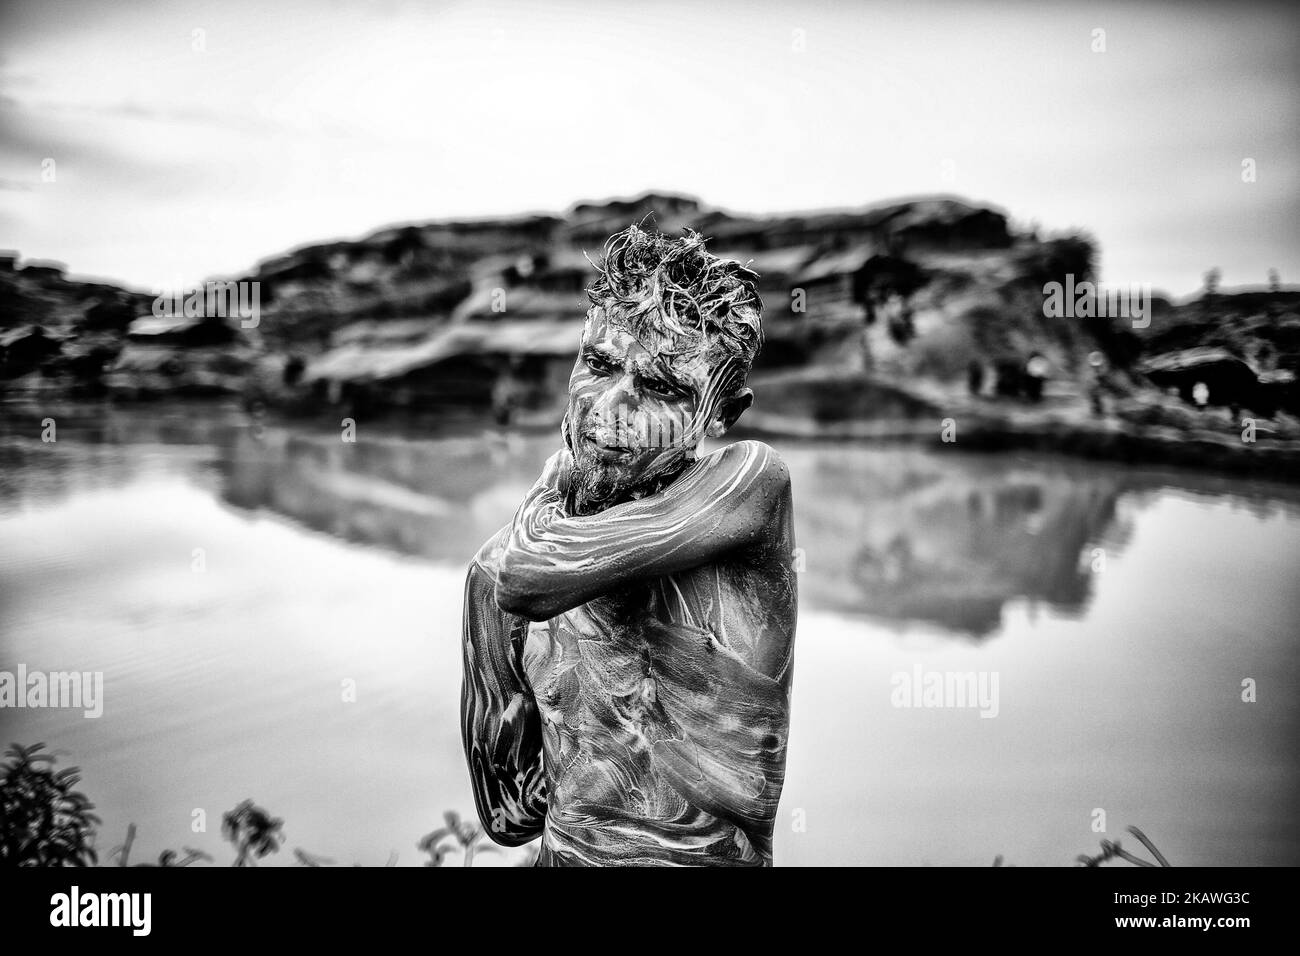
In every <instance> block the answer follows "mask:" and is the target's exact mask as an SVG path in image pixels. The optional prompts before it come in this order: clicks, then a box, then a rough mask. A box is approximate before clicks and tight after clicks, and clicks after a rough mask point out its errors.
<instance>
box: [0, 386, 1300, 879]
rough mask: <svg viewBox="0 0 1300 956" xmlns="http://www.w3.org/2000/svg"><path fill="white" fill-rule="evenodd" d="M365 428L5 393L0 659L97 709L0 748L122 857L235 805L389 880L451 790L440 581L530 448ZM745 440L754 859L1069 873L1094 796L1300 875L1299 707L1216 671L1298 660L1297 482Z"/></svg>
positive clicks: (454, 687)
mask: <svg viewBox="0 0 1300 956" xmlns="http://www.w3.org/2000/svg"><path fill="white" fill-rule="evenodd" d="M51 416H52V417H54V418H55V419H56V421H57V429H58V431H57V439H58V440H57V441H56V442H53V443H42V442H41V440H40V435H41V431H42V426H41V421H42V419H44V418H47V417H51ZM358 438H359V441H358V442H357V443H355V444H349V443H345V442H343V441H341V440H340V437H339V432H338V431H331V430H328V429H325V428H319V427H307V426H303V425H293V426H287V425H274V424H265V425H261V426H255V425H254V423H252V422H250V421H249V420H248V419H247V417H246V416H244V415H243V414H242V413H239V412H237V411H219V410H215V409H211V408H203V407H195V408H181V409H174V408H170V407H169V408H167V409H153V410H140V409H136V410H114V409H85V410H81V411H78V410H77V409H75V408H72V409H64V410H59V411H50V410H48V409H31V408H7V409H5V410H4V414H3V417H0V652H2V657H0V668H8V667H12V666H13V664H14V663H15V662H17V661H22V662H24V663H26V664H28V665H29V667H32V668H41V669H45V670H52V669H61V668H76V669H92V670H103V671H104V673H105V695H106V710H105V715H104V717H103V718H102V719H100V720H98V721H88V720H72V719H70V718H68V717H67V716H66V714H62V713H59V712H52V711H46V712H39V711H30V710H27V711H18V712H12V711H7V712H5V713H4V714H2V715H0V717H3V719H4V721H5V727H4V736H5V738H6V739H17V740H23V741H25V742H34V741H36V740H40V739H43V740H47V741H49V742H50V743H51V744H52V745H53V746H55V747H56V748H61V749H62V750H64V751H65V752H67V753H68V754H70V758H71V759H70V762H76V763H78V764H80V765H81V766H82V767H83V768H84V770H85V779H86V790H87V792H88V793H89V794H90V796H91V797H92V799H94V800H95V801H96V803H98V804H99V805H100V807H101V809H102V810H103V815H104V817H105V829H106V831H107V834H106V836H105V840H107V841H109V843H110V844H111V843H112V842H119V841H120V834H121V832H122V830H123V829H124V827H125V824H126V823H127V822H131V821H134V822H136V823H138V824H140V827H141V840H142V843H141V852H142V853H148V852H151V851H152V852H153V853H154V854H155V855H156V852H157V850H158V849H161V848H162V847H164V846H172V847H178V846H179V845H181V843H182V841H184V842H186V843H187V844H189V845H194V846H198V847H201V848H203V849H206V850H207V851H209V852H212V853H214V854H216V855H217V856H218V858H219V859H220V858H222V857H221V854H222V848H221V846H220V841H219V835H217V834H208V835H202V834H199V835H195V834H191V833H189V832H188V819H189V817H188V814H189V812H190V809H191V808H193V807H196V806H203V807H206V808H207V810H208V812H209V815H210V817H211V816H212V815H214V814H217V813H219V812H220V811H221V810H223V809H227V808H229V807H231V806H234V805H235V804H236V803H237V802H238V801H239V800H242V799H244V798H247V797H253V798H255V799H257V800H258V801H259V802H261V803H263V804H264V805H266V806H268V808H269V809H271V810H272V811H273V812H274V813H276V814H277V815H280V816H283V817H284V818H285V819H286V821H287V825H288V830H289V834H290V839H291V841H293V845H300V846H303V847H304V848H305V849H307V850H309V851H313V852H321V853H324V854H325V855H327V856H332V857H335V858H338V859H342V860H347V861H351V860H354V859H355V860H356V861H358V862H367V863H382V862H383V861H384V860H385V859H386V858H387V856H388V854H389V852H390V851H392V850H397V851H398V852H399V855H400V856H401V859H402V862H403V863H413V862H415V860H416V854H415V853H414V842H415V841H416V840H417V839H418V838H419V836H420V835H422V834H423V833H425V832H427V831H428V830H429V829H432V828H433V826H435V825H436V824H437V821H438V820H439V819H440V818H441V814H442V811H443V810H445V809H449V808H456V809H459V810H461V811H462V812H465V811H467V810H468V809H469V807H470V806H471V805H472V804H471V802H470V795H469V788H468V780H467V778H466V776H465V771H464V767H463V761H462V758H461V755H460V744H459V729H458V725H457V721H456V711H457V706H458V696H457V692H458V688H459V680H460V677H459V669H460V660H459V646H458V645H459V617H460V596H461V587H462V584H463V572H464V567H465V564H466V562H467V560H468V556H469V555H470V554H471V553H472V552H473V551H474V549H475V548H476V547H477V546H478V545H479V544H480V543H481V542H482V541H483V540H485V539H486V538H487V537H488V536H489V535H490V534H491V533H493V532H494V531H495V530H496V529H497V528H499V527H500V526H501V525H502V524H504V523H505V522H506V521H507V520H508V519H509V517H510V516H511V514H512V513H513V510H514V508H515V507H516V506H517V504H518V502H519V501H520V499H521V498H522V496H523V494H524V492H525V491H526V490H527V488H528V487H529V485H530V484H531V483H532V481H533V480H534V478H535V477H536V475H537V473H538V471H539V469H540V467H541V464H542V462H543V461H544V460H545V458H546V457H547V455H549V454H550V452H551V451H553V450H554V449H555V447H557V443H558V435H557V434H556V433H555V432H551V431H548V432H545V433H535V434H528V435H520V434H513V435H505V434H499V433H496V432H482V431H477V432H472V433H471V432H468V431H464V430H461V431H446V430H443V431H434V430H428V431H422V430H416V429H414V428H410V427H407V428H405V429H401V428H398V427H396V426H391V427H389V428H387V429H385V428H382V427H380V426H378V425H373V426H369V425H367V424H366V423H365V422H362V423H361V424H360V428H359V432H358ZM773 444H775V445H776V446H777V447H778V448H779V449H780V451H781V453H782V455H783V457H784V458H785V459H786V461H787V462H788V463H789V465H790V469H791V473H792V478H793V482H794V489H795V507H796V515H797V525H796V533H797V540H798V544H799V547H800V549H801V553H798V554H796V555H793V556H792V560H795V561H797V562H799V564H797V565H796V566H797V567H802V569H803V573H802V574H801V575H800V579H799V581H800V623H799V630H798V638H797V642H796V665H795V691H794V693H795V702H794V724H793V727H792V739H791V751H790V753H791V756H790V765H789V769H788V775H787V788H786V795H785V798H784V799H783V804H782V806H783V813H786V812H789V810H788V808H791V807H795V808H801V809H802V810H804V811H806V816H807V821H808V822H807V830H806V831H804V830H800V831H797V832H787V831H788V830H789V828H788V827H786V828H783V827H782V826H780V825H779V826H778V828H777V861H778V862H779V863H780V862H789V863H814V862H876V863H917V862H931V863H953V862H959V863H981V864H986V863H987V862H988V861H989V860H991V859H992V856H993V854H995V853H999V852H1000V853H1005V854H1006V855H1007V858H1008V859H1009V860H1012V861H1013V862H1018V863H1025V864H1029V863H1065V862H1068V861H1069V860H1071V859H1073V857H1074V855H1075V854H1076V853H1079V852H1084V851H1090V850H1095V844H1096V835H1095V834H1093V833H1092V832H1091V830H1090V828H1089V827H1090V822H1091V816H1090V813H1091V811H1092V809H1093V808H1095V807H1097V806H1105V807H1107V808H1108V809H1109V810H1110V812H1111V813H1112V815H1116V814H1118V815H1119V817H1118V818H1114V817H1113V819H1112V823H1113V828H1112V829H1113V830H1115V831H1117V830H1118V829H1120V828H1122V826H1123V825H1124V824H1125V823H1136V824H1138V825H1141V826H1143V827H1144V828H1146V829H1147V830H1148V832H1150V833H1151V835H1152V836H1153V838H1156V840H1157V843H1159V844H1160V846H1161V848H1162V850H1164V851H1166V852H1167V853H1169V854H1170V855H1171V856H1176V857H1177V859H1176V862H1185V863H1192V862H1239V863H1256V862H1288V863H1296V862H1300V830H1298V829H1297V826H1296V825H1295V824H1294V822H1292V814H1291V804H1292V802H1293V798H1294V796H1295V793H1296V782H1297V777H1298V770H1297V762H1296V758H1295V753H1294V746H1293V739H1294V738H1293V734H1294V730H1295V727H1296V718H1297V707H1296V705H1295V703H1294V702H1293V701H1291V700H1290V699H1284V698H1281V697H1276V696H1271V697H1261V701H1260V703H1259V704H1258V705H1254V706H1253V707H1246V706H1244V705H1242V704H1241V703H1240V702H1239V700H1238V694H1239V685H1240V681H1241V679H1242V677H1243V676H1249V677H1253V678H1255V679H1257V680H1258V681H1259V682H1260V687H1261V688H1263V687H1265V686H1268V685H1271V686H1273V687H1285V686H1291V684H1292V683H1293V682H1294V680H1296V679H1300V661H1298V658H1297V652H1296V649H1295V648H1294V646H1293V645H1294V636H1295V634H1296V633H1297V631H1300V606H1297V595H1296V589H1295V587H1294V583H1295V569H1296V567H1297V564H1298V563H1300V553H1298V552H1300V533H1298V528H1300V507H1298V506H1297V494H1296V492H1295V490H1294V489H1291V488H1287V487H1280V486H1267V485H1263V484H1255V483H1247V482H1243V481H1242V480H1240V479H1236V478H1217V477H1213V476H1197V475H1190V474H1186V473H1180V474H1174V473H1160V472H1156V471H1150V470H1136V469H1126V468H1122V467H1116V466H1109V465H1099V464H1095V463H1089V462H1082V461H1074V460H1066V459H1055V458H1050V457H1044V456H1037V455H1024V456H1016V455H1011V454H1006V455H1000V456H985V455H967V454H962V453H959V452H957V451H955V450H948V449H944V450H922V449H916V448H905V447H897V446H894V447H886V448H867V447H860V446H845V445H826V444H812V443H798V442H781V441H775V442H773ZM195 549H203V550H204V552H205V554H206V567H207V571H206V573H204V574H195V573H194V572H193V568H192V560H191V555H192V553H193V552H194V550H195ZM1099 562H1100V563H1099ZM954 637H955V638H958V639H957V640H953V638H954ZM972 638H976V639H978V640H972ZM916 666H923V667H925V668H926V669H927V670H944V669H956V670H977V669H979V670H985V669H987V670H993V671H997V672H1000V673H1001V675H1002V676H1001V687H1002V694H1003V700H1002V704H1001V708H1000V711H999V716H998V718H997V719H996V720H982V719H980V718H979V717H978V716H974V715H969V714H954V713H943V712H935V711H930V712H923V711H916V710H898V709H894V708H892V707H891V706H890V691H891V685H890V675H891V674H892V673H894V672H897V671H911V669H912V668H913V667H916ZM343 679H348V680H355V681H356V682H357V686H358V687H359V688H360V692H359V695H358V702H357V703H356V704H355V705H353V706H350V707H341V706H340V705H339V700H338V687H339V682H340V680H343ZM968 716H974V720H966V719H965V718H966V717H968ZM1139 727H1140V728H1142V730H1141V733H1139V732H1138V731H1137V730H1136V728H1139ZM150 841H153V842H152V843H150ZM288 855H289V854H288V851H287V850H286V853H285V854H284V856H286V857H288ZM509 858H510V856H509V854H504V853H503V854H495V855H494V854H488V855H486V856H484V857H482V858H481V859H482V861H483V862H485V863H486V862H492V861H493V860H494V859H496V860H499V861H504V860H507V859H509Z"/></svg>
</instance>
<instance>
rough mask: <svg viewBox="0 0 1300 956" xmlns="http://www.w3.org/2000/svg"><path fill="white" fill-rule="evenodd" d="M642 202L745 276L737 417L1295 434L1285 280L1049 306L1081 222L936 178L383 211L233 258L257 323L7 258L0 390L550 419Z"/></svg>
mask: <svg viewBox="0 0 1300 956" xmlns="http://www.w3.org/2000/svg"><path fill="white" fill-rule="evenodd" d="M631 222H647V223H649V224H653V225H655V226H657V227H658V228H659V229H661V230H663V231H665V232H670V233H674V232H677V231H679V230H680V229H682V228H684V227H686V226H690V227H693V228H695V229H697V230H699V231H700V232H702V233H703V234H704V235H705V236H706V237H708V238H709V239H710V249H711V250H712V251H714V252H716V253H718V254H720V255H725V256H729V257H732V258H736V259H739V260H741V261H744V262H749V263H750V264H751V268H753V269H754V270H756V271H757V272H758V273H759V275H760V277H761V279H760V283H761V284H760V292H761V294H762V297H763V300H764V303H765V314H764V330H765V336H766V342H765V346H764V348H763V351H762V353H761V354H760V356H759V360H758V362H757V364H756V366H755V378H754V381H755V385H756V391H757V392H758V396H759V398H758V403H757V405H756V407H755V409H754V411H753V412H752V413H751V414H750V415H749V416H747V418H748V421H749V422H750V424H751V426H753V427H757V428H760V429H762V430H767V431H775V432H783V433H794V434H808V435H830V436H835V435H841V436H846V437H848V436H855V435H857V436H871V435H883V434H896V433H909V432H916V431H918V430H920V431H925V430H927V429H928V430H929V431H930V432H934V431H937V424H936V422H937V421H938V420H939V419H940V418H946V417H954V416H960V417H961V419H962V421H963V422H964V423H967V424H970V425H972V426H975V427H974V432H973V433H975V434H983V433H999V432H1003V431H1006V430H1011V431H1018V432H1021V433H1025V434H1029V433H1041V432H1043V431H1044V430H1046V431H1049V432H1050V431H1051V430H1052V429H1054V428H1065V429H1067V430H1079V429H1082V430H1083V431H1085V432H1089V433H1090V434H1093V435H1094V437H1096V435H1098V434H1105V433H1110V432H1116V431H1118V432H1119V433H1123V434H1125V435H1130V436H1131V435H1132V434H1136V433H1139V432H1141V430H1142V429H1157V430H1161V429H1164V430H1167V429H1173V430H1174V432H1177V433H1179V434H1180V435H1182V436H1183V437H1187V436H1189V435H1192V434H1193V433H1196V434H1197V436H1198V437H1206V436H1208V437H1209V438H1210V439H1212V440H1218V439H1224V440H1231V439H1232V437H1233V435H1235V434H1236V432H1237V431H1239V430H1240V425H1239V424H1236V425H1233V427H1232V428H1229V427H1228V426H1229V425H1231V424H1233V423H1234V422H1235V421H1236V419H1237V418H1238V417H1239V416H1240V415H1242V414H1244V413H1246V412H1250V413H1252V414H1253V415H1255V416H1256V417H1258V418H1260V419H1261V420H1262V421H1261V432H1262V434H1263V435H1264V436H1265V437H1267V438H1269V439H1270V440H1272V441H1274V442H1277V441H1282V440H1289V439H1293V438H1297V437H1300V431H1298V430H1297V428H1296V421H1295V417H1294V416H1296V414H1297V413H1298V412H1300V405H1298V404H1297V392H1296V388H1295V375H1296V373H1297V371H1298V370H1300V369H1298V368H1297V365H1298V364H1300V293H1296V292H1290V291H1276V292H1271V293H1259V292H1255V293H1242V294H1237V295H1233V294H1228V293H1218V292H1215V293H1213V294H1208V295H1206V296H1204V297H1203V298H1201V299H1199V300H1196V301H1193V302H1190V303H1186V304H1183V305H1173V304H1171V303H1169V302H1168V301H1166V300H1164V299H1161V298H1156V299H1155V301H1154V302H1153V303H1152V316H1151V321H1150V324H1149V325H1147V326H1146V327H1145V328H1142V327H1140V325H1141V324H1140V323H1133V322H1131V321H1129V320H1128V319H1127V318H1099V317H1087V318H1072V317H1052V318H1049V317H1046V316H1045V314H1044V299H1045V296H1044V286H1045V284H1047V283H1050V282H1062V281H1065V280H1066V277H1070V281H1071V282H1073V283H1075V284H1077V283H1081V282H1084V281H1085V280H1089V279H1092V278H1093V271H1094V270H1093V262H1094V260H1095V258H1096V249H1095V247H1094V245H1093V243H1092V242H1091V240H1090V239H1089V238H1088V237H1086V236H1078V235H1072V236H1057V237H1040V236H1039V235H1037V234H1036V233H1035V232H1033V231H1025V230H1017V229H1016V228H1015V227H1014V226H1013V225H1012V224H1011V223H1010V222H1009V221H1008V217H1007V216H1006V214H1005V213H1004V212H1002V211H1001V210H998V209H996V208H993V207H990V206H986V205H980V204H975V203H971V202H969V201H966V200H963V199H960V198H957V197H951V196H934V197H922V198H914V199H908V200H900V201H895V202H890V203H885V204H880V205H875V206H871V207H867V208H863V209H859V210H852V211H836V212H824V213H810V214H798V215H793V214H792V215H778V216H744V215H737V214H733V213H729V212H725V211H722V210H717V209H711V208H709V207H707V206H704V205H702V204H701V203H700V202H698V201H697V200H695V199H693V198H690V197H686V196H678V195H667V194H647V195H644V196H641V197H637V198H634V199H630V200H613V201H608V202H583V203H578V204H577V205H575V206H574V207H573V208H572V209H570V210H569V211H568V212H567V213H565V214H564V215H557V216H546V215H530V216H521V217H515V218H504V219H493V220H479V221H456V222H428V223H416V224H409V225H402V226H395V227H390V228H385V229H381V230H379V231H377V232H374V233H372V234H370V235H368V236H365V237H363V238H360V239H356V240H342V241H335V242H329V243H320V244H315V245H309V246H303V247H301V248H298V249H295V250H292V251H291V252H288V253H286V254H284V255H282V256H277V257H274V258H272V259H268V260H266V261H263V262H262V263H260V264H258V266H257V267H256V268H255V269H254V270H252V271H251V272H250V273H249V274H248V275H246V276H241V277H237V281H238V282H241V283H255V286H251V287H250V288H255V289H256V291H257V302H258V306H259V313H258V316H257V318H256V321H255V322H247V321H245V322H240V321H239V320H238V318H237V317H231V316H225V317H220V316H217V317H214V316H211V315H208V316H205V315H201V314H193V315H178V316H175V317H168V316H164V317H162V318H158V317H157V316H155V315H154V314H153V297H152V296H150V295H147V294H142V293H139V292H132V291H129V290H124V289H119V288H116V287H114V286H111V285H108V284H105V283H84V282H78V281H76V280H73V279H69V278H68V277H67V276H66V275H65V274H64V273H63V271H62V269H61V268H60V267H58V266H57V265H54V264H44V263H28V264H25V265H24V264H22V263H20V262H19V261H18V259H17V256H16V254H15V255H9V256H2V257H0V349H2V350H3V353H2V359H0V388H2V389H4V390H6V391H9V392H11V393H13V392H17V393H45V392H52V393H56V394H63V393H68V394H86V395H95V394H102V395H107V396H109V397H112V398H114V399H119V400H129V399H137V398H157V397H163V396H175V395H212V394H231V395H239V396H242V397H243V399H244V400H245V401H247V402H249V403H252V404H257V403H266V404H270V405H273V406H277V407H281V408H283V409H285V410H286V411H292V410H295V409H296V410H302V411H310V412H323V411H326V410H328V411H330V412H331V413H334V412H338V411H351V412H353V413H358V414H360V413H366V414H380V413H387V412H393V411H400V410H406V411H410V412H418V413H422V414H433V415H440V416H463V415H478V414H482V413H484V412H486V411H494V412H495V413H496V415H497V417H498V419H500V420H507V419H509V420H513V421H516V422H523V423H537V424H547V425H548V426H549V425H550V424H553V423H554V422H555V421H557V420H558V412H559V408H560V404H561V402H562V397H563V393H564V388H565V383H566V382H567V378H568V373H569V369H570V368H571V365H572V361H573V356H574V353H575V350H576V345H577V335H578V329H579V328H580V322H581V317H582V315H583V313H584V312H585V308H586V297H585V293H584V289H585V286H586V285H587V283H588V281H589V280H590V277H591V274H592V273H591V268H590V265H589V263H588V262H587V259H586V255H588V254H590V255H592V256H597V255H598V254H599V252H600V249H601V246H602V245H603V242H604V240H605V238H606V237H607V236H608V235H610V234H611V233H613V232H615V231H617V230H619V229H621V228H623V227H625V226H626V225H628V224H629V223H631ZM200 311H202V310H200ZM1135 326H1136V327H1135ZM759 386H762V387H759ZM1198 386H1200V387H1199V388H1198ZM1207 390H1208V393H1207ZM1214 407H1218V408H1220V409H1221V414H1219V415H1217V416H1216V415H1214V413H1213V411H1212V409H1213V408H1214ZM1230 419H1231V421H1230ZM1264 420H1266V421H1264ZM1200 433H1205V434H1204V435H1202V434H1200ZM1152 434H1153V435H1154V434H1155V433H1154V432H1153V433H1152ZM1166 437H1168V436H1166ZM1153 440H1154V439H1153ZM1237 441H1238V442H1240V439H1239V438H1238V439H1237ZM1102 444H1105V442H1102ZM1101 453H1105V452H1104V450H1103V451H1101ZM1124 454H1125V455H1127V454H1128V453H1127V452H1125V453H1124Z"/></svg>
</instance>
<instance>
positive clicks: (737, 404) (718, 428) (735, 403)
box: [708, 388, 754, 438]
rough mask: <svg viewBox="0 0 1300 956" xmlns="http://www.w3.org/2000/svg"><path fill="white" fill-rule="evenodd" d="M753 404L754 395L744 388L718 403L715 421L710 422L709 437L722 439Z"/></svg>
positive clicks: (714, 415)
mask: <svg viewBox="0 0 1300 956" xmlns="http://www.w3.org/2000/svg"><path fill="white" fill-rule="evenodd" d="M753 404H754V393H753V391H751V390H750V389H748V388H742V389H740V390H739V391H737V392H735V393H733V394H732V395H730V396H729V397H727V398H724V399H723V400H722V401H721V402H719V403H718V410H717V411H716V412H714V413H713V421H711V422H709V431H708V435H709V437H710V438H721V437H722V436H723V435H725V434H726V433H727V432H728V431H730V430H731V426H732V425H734V424H736V419H738V418H740V416H741V415H743V414H744V413H745V409H747V408H749V406H750V405H753Z"/></svg>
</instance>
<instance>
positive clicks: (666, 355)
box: [582, 306, 708, 381]
mask: <svg viewBox="0 0 1300 956" xmlns="http://www.w3.org/2000/svg"><path fill="white" fill-rule="evenodd" d="M582 344H583V347H584V348H595V349H599V350H600V351H602V352H606V353H608V354H609V355H610V356H611V357H612V358H617V359H618V360H619V361H625V360H626V359H628V358H631V359H632V361H633V362H634V363H635V364H636V365H637V366H640V367H651V366H653V367H655V368H657V369H659V370H661V371H664V372H667V373H668V374H670V375H672V376H673V377H675V378H681V379H683V380H687V381H689V380H693V379H695V378H696V377H698V376H699V375H701V374H707V371H708V359H707V356H706V355H705V353H704V351H703V350H699V351H696V352H694V353H692V352H684V353H681V352H676V351H675V350H674V348H673V346H674V345H675V344H676V343H674V341H673V338H672V337H671V336H670V335H669V334H668V333H667V332H665V333H664V334H658V335H656V334H654V333H653V332H651V333H650V334H645V333H643V334H641V335H637V334H636V333H634V332H633V331H632V330H631V328H630V327H629V323H627V322H625V321H622V320H621V317H620V316H619V315H618V313H617V312H613V313H611V312H608V311H606V310H605V309H603V308H601V307H600V306H593V307H592V308H591V310H590V311H589V312H588V313H587V323H586V327H585V328H584V329H583V333H582Z"/></svg>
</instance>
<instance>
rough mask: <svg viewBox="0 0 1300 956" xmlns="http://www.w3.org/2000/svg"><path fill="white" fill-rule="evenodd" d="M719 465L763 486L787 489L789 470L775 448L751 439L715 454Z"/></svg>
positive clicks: (726, 447)
mask: <svg viewBox="0 0 1300 956" xmlns="http://www.w3.org/2000/svg"><path fill="white" fill-rule="evenodd" d="M715 454H716V455H718V456H719V463H720V464H725V465H728V466H730V467H732V468H734V469H735V470H737V471H738V472H741V473H743V474H746V475H749V476H750V477H752V478H753V479H755V480H758V481H761V482H762V483H763V484H765V485H771V486H776V487H788V486H789V484H790V469H789V468H788V467H787V466H786V463H785V461H784V459H782V458H781V456H780V455H779V454H777V451H776V449H775V448H773V447H772V446H771V445H769V444H767V443H766V442H761V441H757V440H755V439H752V438H746V439H742V440H741V441H735V442H732V443H731V444H729V445H727V446H725V447H723V448H722V449H720V450H719V451H717V452H715Z"/></svg>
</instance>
